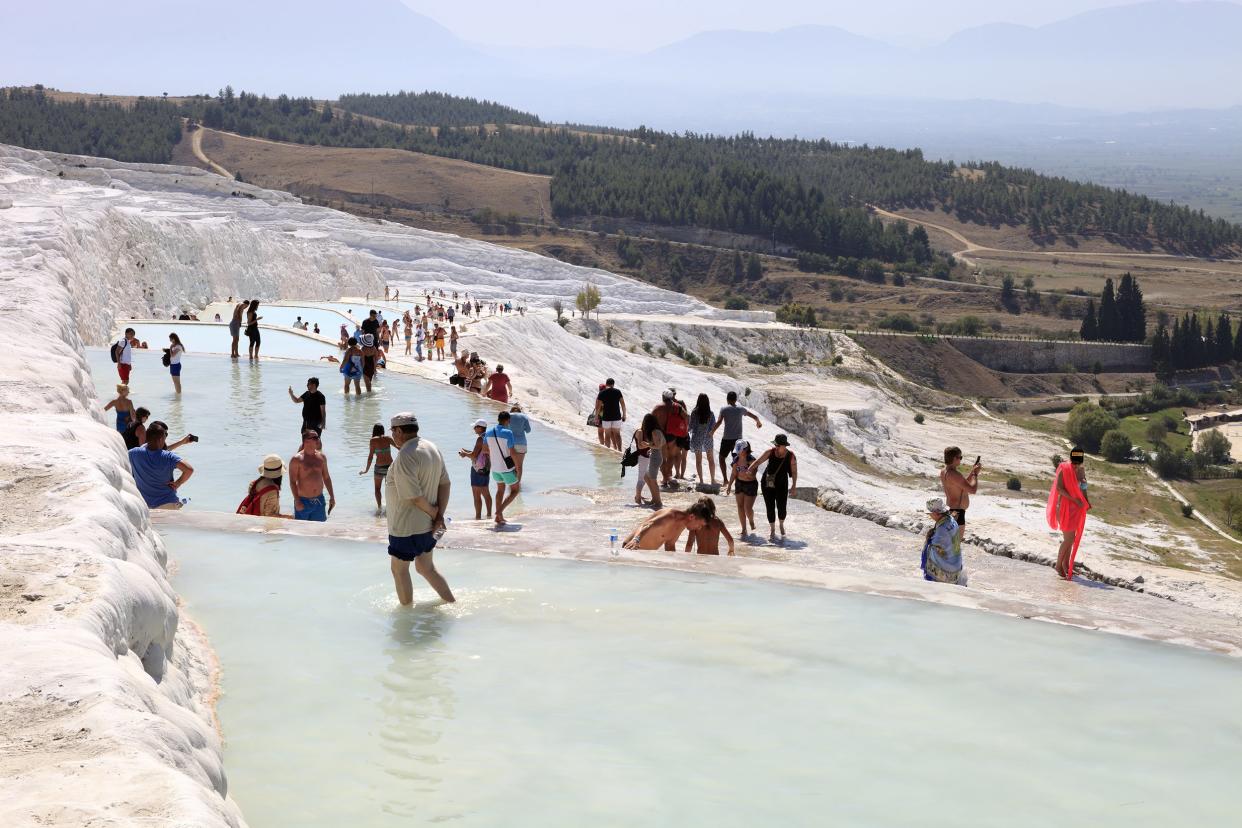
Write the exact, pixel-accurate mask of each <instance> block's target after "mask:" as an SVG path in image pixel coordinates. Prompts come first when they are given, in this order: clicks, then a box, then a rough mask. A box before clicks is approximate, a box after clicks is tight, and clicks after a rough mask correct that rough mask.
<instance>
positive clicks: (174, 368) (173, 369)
mask: <svg viewBox="0 0 1242 828" xmlns="http://www.w3.org/2000/svg"><path fill="white" fill-rule="evenodd" d="M168 373H170V374H172V375H173V376H174V377H179V376H181V363H180V362H174V363H173V364H172V365H169V366H168Z"/></svg>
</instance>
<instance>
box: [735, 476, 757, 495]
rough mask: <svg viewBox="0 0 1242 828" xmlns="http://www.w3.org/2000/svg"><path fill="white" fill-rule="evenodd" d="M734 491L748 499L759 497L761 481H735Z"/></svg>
mask: <svg viewBox="0 0 1242 828" xmlns="http://www.w3.org/2000/svg"><path fill="white" fill-rule="evenodd" d="M733 491H735V492H737V493H738V494H740V495H746V496H747V497H758V496H759V481H758V480H735V481H733Z"/></svg>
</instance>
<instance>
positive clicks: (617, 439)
mask: <svg viewBox="0 0 1242 828" xmlns="http://www.w3.org/2000/svg"><path fill="white" fill-rule="evenodd" d="M615 385H616V380H614V379H613V378H612V377H609V378H608V379H607V380H605V381H604V388H603V390H602V391H600V392H599V394H598V395H596V397H595V417H596V418H597V419H598V420H599V427H600V428H602V429H603V430H604V445H606V446H608V447H609V448H614V449H616V450H617V451H620V450H621V423H623V422H625V396H624V395H623V394H622V393H621V390H620V389H619V388H616V387H615Z"/></svg>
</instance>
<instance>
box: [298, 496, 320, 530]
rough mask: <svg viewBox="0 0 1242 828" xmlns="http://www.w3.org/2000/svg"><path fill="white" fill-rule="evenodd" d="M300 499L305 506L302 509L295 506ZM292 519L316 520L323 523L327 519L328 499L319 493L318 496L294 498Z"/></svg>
mask: <svg viewBox="0 0 1242 828" xmlns="http://www.w3.org/2000/svg"><path fill="white" fill-rule="evenodd" d="M299 500H301V501H302V504H303V505H304V506H305V507H306V508H304V509H298V508H296V505H297V502H298V501H299ZM293 502H294V506H295V508H294V510H293V519H294V520H316V521H319V522H320V523H323V522H324V521H326V520H327V519H328V501H327V500H326V499H325V498H324V496H323V495H322V494H321V495H319V496H318V497H302V498H294V501H293Z"/></svg>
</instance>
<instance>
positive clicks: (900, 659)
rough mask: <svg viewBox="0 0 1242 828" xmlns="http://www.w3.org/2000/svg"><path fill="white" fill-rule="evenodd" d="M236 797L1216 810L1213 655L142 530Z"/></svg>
mask: <svg viewBox="0 0 1242 828" xmlns="http://www.w3.org/2000/svg"><path fill="white" fill-rule="evenodd" d="M162 531H165V532H166V536H167V539H168V543H169V549H170V553H171V556H172V558H173V559H174V560H175V561H176V562H177V566H178V567H179V568H178V570H177V574H176V576H175V580H174V584H175V586H176V588H177V590H178V592H179V593H180V594H181V595H182V597H183V598H184V600H185V603H186V606H187V609H188V611H189V613H190V614H191V615H192V616H193V617H194V618H195V620H196V621H198V622H199V623H200V624H202V626H203V627H204V628H205V630H206V632H207V634H208V635H209V637H210V638H211V640H212V642H213V644H214V646H215V648H216V650H217V652H218V654H219V657H220V661H221V665H222V668H223V691H224V695H223V697H222V700H221V703H220V707H219V713H220V717H221V721H222V725H223V729H224V735H225V739H226V753H225V765H226V769H227V771H228V774H229V783H230V793H231V794H232V795H233V796H234V797H235V798H236V800H237V801H238V802H239V804H240V805H241V807H242V809H243V811H244V813H245V814H246V817H247V820H248V821H249V823H250V825H252V826H254V827H255V828H268V827H269V826H284V825H299V826H338V825H350V826H357V828H368V826H397V825H403V826H404V825H410V824H431V823H437V822H453V823H457V824H463V825H470V826H514V825H540V826H588V825H589V826H598V825H608V826H612V825H616V826H633V825H644V826H645V825H651V826H666V825H717V826H755V825H833V824H837V825H866V826H889V825H898V826H905V825H909V826H1001V825H1003V826H1032V827H1034V826H1041V828H1042V826H1048V825H1056V826H1102V825H1118V826H1131V827H1132V826H1162V828H1167V826H1169V825H1212V826H1218V825H1219V826H1223V825H1230V824H1236V818H1237V814H1238V813H1239V809H1240V808H1242V791H1240V790H1239V788H1238V786H1237V784H1236V778H1235V777H1236V775H1237V757H1238V756H1239V755H1240V751H1242V708H1240V707H1239V705H1238V704H1237V701H1238V687H1239V686H1240V684H1242V666H1240V665H1239V664H1238V663H1237V662H1235V661H1232V660H1229V659H1226V658H1224V657H1218V656H1212V655H1207V654H1203V653H1199V652H1194V651H1190V650H1184V649H1180V648H1176V647H1171V646H1165V645H1156V644H1151V643H1147V642H1141V641H1134V640H1128V639H1123V638H1119V637H1114V636H1109V635H1104V634H1099V633H1089V632H1084V631H1081V630H1075V629H1070V628H1065V627H1058V626H1054V625H1051V624H1044V623H1038V622H1030V621H1021V620H1015V619H1010V618H1005V617H1001V616H996V615H990V614H985V613H980V612H975V611H966V610H956V609H950V608H946V607H942V606H935V605H930V604H923V603H917V602H909V601H898V600H890V599H882V598H875V597H870V596H863V595H854V594H845V593H835V592H830V591H825V590H815V589H803V588H797V587H785V586H779V585H774V584H770V583H759V582H752V581H745V580H737V579H729V578H719V577H712V576H705V575H699V574H686V573H678V572H669V571H656V570H649V569H641V568H637V567H631V566H625V565H607V564H602V565H601V564H587V563H582V562H576V561H557V560H546V559H538V558H517V557H510V556H507V555H501V554H496V553H486V552H472V551H463V550H441V551H438V552H436V553H435V556H436V563H437V565H438V567H439V568H440V569H441V571H442V572H443V573H444V575H445V576H446V577H447V579H448V581H449V583H450V584H451V585H452V587H453V589H454V590H455V591H456V593H457V595H458V597H459V602H458V603H457V604H456V605H452V606H441V605H435V604H433V603H431V601H430V599H431V598H432V595H431V593H430V591H429V590H428V589H427V588H426V586H425V584H423V583H422V582H421V581H419V580H417V579H416V584H415V589H416V593H415V595H416V601H421V602H424V603H421V604H416V607H415V608H413V609H402V608H399V607H397V606H396V605H395V602H394V600H393V597H392V587H391V581H390V578H389V575H388V564H387V558H386V557H385V554H384V550H383V548H382V547H380V546H379V545H378V544H368V545H364V544H359V543H353V542H337V541H327V540H321V539H309V538H293V537H278V536H268V537H263V536H255V535H245V536H236V535H232V534H225V533H217V532H201V531H191V530H179V529H175V528H166V529H162Z"/></svg>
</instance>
